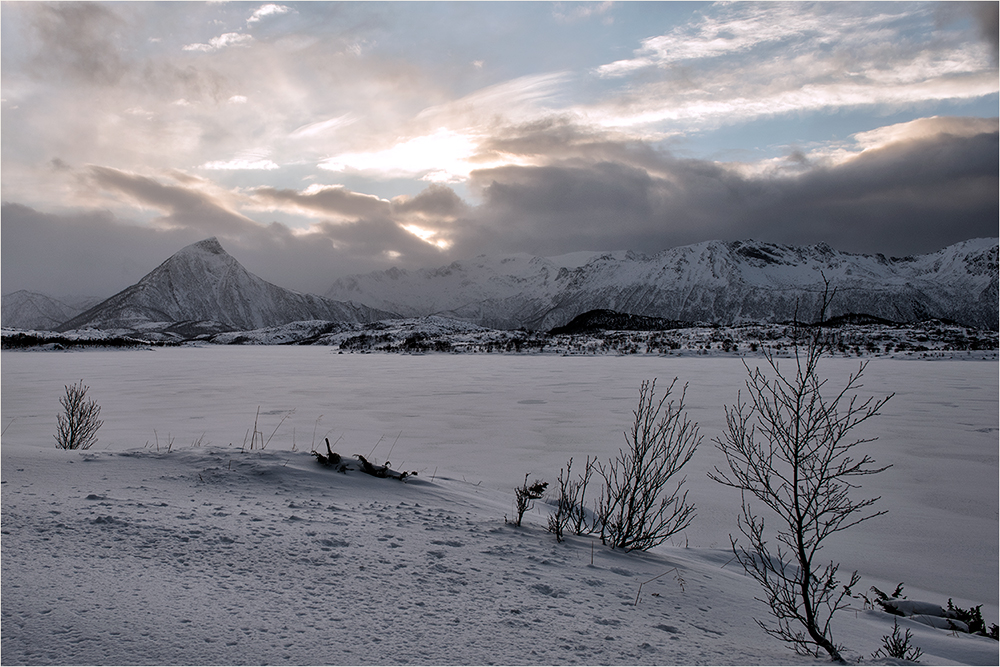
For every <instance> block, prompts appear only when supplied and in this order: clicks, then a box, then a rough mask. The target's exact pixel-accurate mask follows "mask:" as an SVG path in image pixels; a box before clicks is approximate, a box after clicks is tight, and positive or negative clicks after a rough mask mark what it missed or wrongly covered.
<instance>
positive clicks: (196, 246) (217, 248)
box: [177, 236, 228, 255]
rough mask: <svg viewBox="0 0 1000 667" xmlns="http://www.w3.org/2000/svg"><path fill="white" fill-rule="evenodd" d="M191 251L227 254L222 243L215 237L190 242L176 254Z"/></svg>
mask: <svg viewBox="0 0 1000 667" xmlns="http://www.w3.org/2000/svg"><path fill="white" fill-rule="evenodd" d="M193 252H200V253H208V254H210V255H226V254H228V253H227V252H226V251H225V250H224V249H223V248H222V244H221V243H219V239H217V238H216V237H214V236H213V237H211V238H208V239H205V240H204V241H198V242H197V243H192V244H191V245H189V246H185V247H183V248H181V249H180V250H179V251H178V252H177V254H178V255H179V254H182V253H183V254H188V253H193Z"/></svg>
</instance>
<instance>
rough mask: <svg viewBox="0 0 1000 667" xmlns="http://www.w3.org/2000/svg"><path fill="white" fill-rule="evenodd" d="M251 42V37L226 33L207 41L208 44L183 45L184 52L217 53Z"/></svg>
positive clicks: (238, 33)
mask: <svg viewBox="0 0 1000 667" xmlns="http://www.w3.org/2000/svg"><path fill="white" fill-rule="evenodd" d="M252 41H253V35H248V34H246V33H240V32H227V33H223V34H221V35H219V36H218V37H213V38H212V39H210V40H208V44H201V43H195V44H185V45H184V46H183V47H181V48H182V49H183V50H184V51H218V50H219V49H224V48H226V47H229V46H246V45H247V44H249V43H250V42H252Z"/></svg>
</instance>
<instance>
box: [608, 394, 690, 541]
mask: <svg viewBox="0 0 1000 667" xmlns="http://www.w3.org/2000/svg"><path fill="white" fill-rule="evenodd" d="M676 384H677V378H674V380H673V382H671V383H670V386H669V387H667V391H666V392H665V393H664V394H663V397H662V398H660V399H659V400H658V401H657V400H656V380H655V379H654V380H653V381H652V382H649V381H646V382H643V383H642V386H641V388H640V390H639V406H638V407H637V408H636V409H635V410H634V411H633V415H635V421H634V422H633V425H632V430H631V431H630V432H627V433H625V441H626V443H627V445H628V447H627V449H619V450H618V457H617V458H616V459H613V460H611V461H609V462H608V465H607V466H606V467H605V466H603V465H600V464H598V466H597V470H598V472H599V473H600V475H601V477H602V478H603V479H604V490H603V491H602V493H601V498H600V500H599V501H598V509H597V515H598V522H599V524H600V528H601V541H602V542H603V543H604V544H610V545H611V546H612V547H613V548H620V549H625V550H626V551H631V550H633V549H641V550H645V549H650V548H652V547H655V546H656V545H658V544H661V543H662V542H663V541H664V540H666V539H667V538H668V537H670V536H671V535H673V534H674V533H677V532H679V531H681V530H684V529H685V528H686V527H687V526H688V525H690V523H691V521H692V519H693V518H694V511H695V506H694V505H693V504H690V503H688V502H687V491H684V492H683V493H681V488H682V487H683V485H684V482H685V480H684V479H681V480H680V481H679V482H677V484H676V486H674V487H673V490H671V489H670V488H669V486H668V485H672V480H673V478H674V476H675V475H676V474H677V473H678V472H679V471H680V470H681V468H683V467H684V465H685V464H686V463H687V462H688V461H689V460H691V457H692V456H693V455H694V452H695V449H696V448H697V447H698V444H699V443H700V442H701V436H700V435H699V434H698V424H696V423H693V422H691V421H690V420H689V419H688V418H687V413H686V412H685V411H684V397H685V394H686V393H687V385H685V386H684V388H683V390H682V391H681V396H680V399H679V400H678V401H677V402H676V403H675V402H674V401H673V400H669V401H668V399H669V398H670V396H671V393H672V391H673V389H674V385H676Z"/></svg>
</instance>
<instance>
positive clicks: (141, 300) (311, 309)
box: [57, 237, 392, 331]
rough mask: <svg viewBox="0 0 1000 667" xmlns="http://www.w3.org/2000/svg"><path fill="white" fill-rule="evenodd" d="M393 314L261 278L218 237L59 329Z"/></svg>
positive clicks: (238, 325) (251, 323) (226, 325)
mask: <svg viewBox="0 0 1000 667" xmlns="http://www.w3.org/2000/svg"><path fill="white" fill-rule="evenodd" d="M390 316H392V313H386V312H382V311H378V310H375V309H372V308H368V307H366V306H359V305H355V304H352V303H341V302H338V301H332V300H330V299H326V298H323V297H320V296H316V295H313V294H299V293H298V292H293V291H291V290H287V289H284V288H281V287H278V286H276V285H273V284H271V283H269V282H267V281H266V280H263V279H262V278H259V277H257V276H255V275H253V274H252V273H250V272H249V271H247V270H246V269H245V268H243V266H242V265H241V264H240V263H239V262H238V261H236V259H235V258H234V257H233V256H232V255H230V254H228V253H227V252H226V251H225V250H223V248H222V246H221V245H220V244H219V241H218V240H217V239H216V238H214V237H213V238H210V239H206V240H204V241H200V242H198V243H195V244H192V245H189V246H187V247H186V248H182V249H181V250H180V251H178V252H177V253H176V254H174V255H173V256H171V257H170V258H169V259H168V260H167V261H165V262H164V263H163V264H161V265H160V266H158V267H157V268H156V269H154V270H153V271H151V272H150V273H149V274H147V275H146V276H144V277H143V278H142V279H141V280H140V281H139V282H137V283H136V284H135V285H132V286H131V287H128V288H126V289H125V290H122V291H121V292H119V293H118V294H116V295H114V296H113V297H111V298H110V299H107V300H105V301H103V302H101V303H100V304H98V305H97V306H95V307H94V308H91V309H90V310H88V311H86V312H84V313H81V314H80V315H78V316H76V317H74V318H73V319H71V320H69V321H67V322H65V323H63V324H62V325H61V326H59V327H58V328H57V330H58V331H68V330H71V329H79V328H84V327H94V328H99V329H116V328H125V329H135V328H142V327H145V326H149V325H151V324H153V323H176V322H188V321H194V322H205V321H209V322H216V323H218V324H219V325H220V326H219V327H217V328H219V329H238V330H242V329H257V328H260V327H265V326H275V325H279V324H285V323H287V322H293V321H297V320H331V321H337V322H368V321H372V320H377V319H381V318H384V317H390Z"/></svg>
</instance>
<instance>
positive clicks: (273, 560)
mask: <svg viewBox="0 0 1000 667" xmlns="http://www.w3.org/2000/svg"><path fill="white" fill-rule="evenodd" d="M0 361H2V367H0V370H2V417H0V419H2V425H3V429H4V433H3V445H2V450H0V453H2V475H3V480H2V481H3V484H2V494H3V495H2V503H3V506H2V509H3V514H2V537H0V546H2V586H3V597H2V636H3V642H2V656H0V657H2V660H3V662H4V663H5V664H23V663H31V664H114V663H134V664H152V663H157V664H212V663H225V664H245V663H252V664H265V663H266V664H371V663H376V664H395V663H423V664H427V663H441V664H469V663H476V664H486V663H506V664H526V663H531V664H570V663H579V664H750V663H755V664H773V663H779V662H780V663H790V664H802V663H805V664H808V663H811V662H817V661H815V660H808V659H805V658H801V657H798V656H796V655H795V654H793V653H792V652H791V651H788V650H787V649H785V648H784V647H783V646H781V645H780V644H779V643H777V642H776V641H775V640H772V639H770V638H768V637H767V636H766V635H764V634H763V633H762V632H761V631H760V630H759V629H758V628H757V626H756V625H755V623H754V621H753V617H755V616H756V617H761V618H763V617H764V616H765V614H766V612H765V609H764V608H763V606H762V605H761V604H760V603H758V602H756V601H755V600H754V599H753V598H754V596H755V595H757V594H758V592H757V589H756V588H755V585H754V584H753V582H752V581H750V580H749V579H748V578H747V577H745V576H744V575H743V574H742V573H741V571H739V570H738V568H734V566H733V564H731V563H730V564H728V565H726V562H727V561H728V560H729V559H730V557H731V553H730V552H729V550H728V534H729V533H730V532H733V531H734V530H735V526H734V521H735V514H736V511H737V508H738V499H736V498H734V497H733V494H732V493H729V492H727V490H726V489H723V488H720V487H719V486H718V485H715V484H713V483H712V482H710V481H709V480H707V478H706V477H705V473H706V472H707V471H708V470H710V469H711V467H712V466H714V465H717V464H719V463H720V456H719V455H718V453H717V452H716V451H715V449H714V447H713V446H712V444H711V442H710V439H711V438H712V437H715V436H717V435H718V434H719V433H720V431H721V426H722V423H723V414H722V405H723V404H725V403H732V402H733V401H734V400H735V397H736V391H737V390H738V388H739V387H740V385H741V383H742V378H743V374H744V372H745V371H744V370H743V368H742V365H741V363H740V361H739V360H738V359H733V358H688V359H676V358H663V357H598V358H582V357H555V356H552V357H539V356H530V357H529V356H500V355H494V356H481V355H433V354H432V355H424V356H399V355H337V354H336V353H331V351H330V349H329V348H320V347H292V348H289V347H270V348H261V347H205V348H169V349H157V350H135V351H99V350H88V351H75V352H4V353H3V355H2V357H0ZM856 367H857V361H856V360H854V361H848V360H843V359H830V360H829V361H828V362H827V364H826V365H825V367H824V368H825V369H826V371H827V372H828V374H829V375H830V376H831V378H833V381H836V379H837V378H840V377H843V375H844V374H845V373H847V372H849V371H850V370H853V369H855V368H856ZM675 375H678V376H680V378H681V381H682V382H683V381H688V382H690V388H689V390H688V405H689V410H690V413H691V416H692V418H694V419H695V420H697V421H698V422H699V423H700V424H701V428H702V432H703V434H704V435H705V436H706V439H705V441H704V442H703V444H702V446H701V448H700V449H699V452H698V454H697V455H696V456H695V458H694V459H693V460H692V461H691V463H690V464H689V465H690V468H689V469H688V470H687V475H688V480H689V482H688V483H689V487H690V489H691V491H690V498H691V499H693V500H694V501H695V502H696V504H698V506H699V514H698V517H697V518H696V519H695V523H694V524H693V525H692V527H691V528H690V529H689V530H688V531H686V532H685V533H684V534H683V535H679V536H677V537H675V539H674V540H672V542H671V543H667V544H664V545H662V546H660V547H658V548H656V549H654V550H653V551H652V552H650V553H646V554H642V553H631V554H623V553H620V552H612V551H609V550H607V549H605V548H603V547H601V545H600V543H599V541H598V542H597V544H596V545H595V544H594V542H593V540H591V539H590V538H572V539H570V540H569V541H568V542H567V543H565V544H557V543H556V542H555V539H554V538H553V537H552V536H551V535H549V534H547V533H546V532H545V530H544V524H545V518H546V514H547V508H546V505H545V504H544V503H542V502H540V503H539V504H538V505H537V506H536V509H535V511H534V512H533V513H531V514H530V515H529V516H528V517H527V519H526V525H525V526H523V527H521V528H514V527H513V526H510V525H506V524H505V523H504V516H505V515H507V516H508V517H510V516H512V515H513V510H512V498H513V494H512V491H511V490H512V488H513V487H514V486H515V485H517V484H518V483H519V482H520V481H521V480H523V478H524V474H525V473H528V472H530V473H531V474H532V477H533V478H534V477H540V478H543V479H547V480H549V481H550V482H554V480H555V477H556V475H557V474H558V471H559V468H560V466H563V465H565V462H566V460H567V459H568V457H570V456H573V457H575V460H576V461H582V460H583V458H585V457H586V456H587V455H588V454H589V455H592V456H593V455H598V456H601V457H602V458H606V457H608V456H610V455H611V454H613V453H614V452H615V451H616V450H617V448H618V446H619V445H620V443H621V432H622V430H624V429H625V428H626V427H627V425H628V419H629V417H630V414H629V413H630V411H631V410H632V409H633V408H634V403H635V398H636V395H637V391H638V386H639V383H640V382H641V380H642V379H647V378H652V377H659V378H660V382H661V384H665V383H666V382H667V381H669V379H670V378H672V377H673V376H675ZM81 378H83V379H84V381H85V382H86V383H87V384H89V385H90V386H91V390H90V396H92V397H93V398H94V399H95V400H97V402H98V403H100V404H101V406H102V408H103V411H102V414H101V416H102V418H103V419H104V420H105V425H104V427H103V428H102V429H101V431H100V433H99V436H100V438H101V440H100V442H99V443H98V445H97V446H96V447H95V448H94V449H92V450H90V451H88V452H65V451H58V450H56V449H55V448H54V446H53V442H54V441H53V439H52V434H53V433H54V432H55V415H56V414H57V413H58V411H59V405H58V399H59V396H60V395H61V393H62V387H63V385H64V384H69V383H72V382H74V381H76V380H79V379H81ZM863 391H864V392H871V393H872V394H875V395H882V394H887V393H891V392H893V391H895V392H896V396H895V398H893V399H892V400H891V401H890V402H889V404H888V405H887V407H886V410H885V413H884V415H883V416H882V417H880V418H878V419H877V420H876V421H875V422H873V423H872V428H871V429H870V430H869V431H868V432H866V433H865V434H864V435H878V436H879V440H878V441H877V442H876V443H873V444H872V445H871V453H872V454H873V455H874V456H875V458H876V459H877V460H878V461H879V462H884V463H893V464H894V467H893V468H891V469H890V470H889V471H887V472H886V473H883V474H882V475H880V476H878V477H876V478H870V479H868V480H866V485H865V488H864V489H862V492H863V493H866V494H870V495H881V496H882V500H881V501H880V507H883V508H885V509H887V510H889V514H888V515H887V516H886V517H882V518H879V519H876V520H873V521H871V522H868V523H867V524H863V525H862V526H859V527H857V528H856V529H855V530H852V531H851V533H846V534H844V539H843V540H841V542H839V543H836V544H833V545H831V548H830V549H829V550H828V551H827V552H826V554H827V555H828V556H829V557H830V558H835V559H837V560H839V561H840V562H841V563H842V567H843V568H844V569H847V570H852V569H858V570H859V571H860V573H861V575H862V582H861V586H862V588H863V589H867V587H868V586H871V585H876V586H879V587H880V588H883V589H885V588H886V587H888V588H889V589H890V590H891V588H892V587H894V586H895V584H896V583H899V582H900V581H902V582H905V588H904V593H905V594H908V595H909V597H910V599H920V600H927V601H931V602H936V603H938V604H942V605H943V604H945V603H946V602H947V599H948V598H949V597H951V598H953V599H954V601H955V603H956V604H958V605H960V606H963V607H969V606H971V605H974V604H981V603H982V604H983V605H984V606H983V614H984V616H985V617H986V619H987V622H989V623H993V622H996V621H997V620H998V618H997V593H998V582H997V573H998V555H997V554H998V530H997V529H998V512H997V510H998V504H1000V502H998V487H997V477H998V452H997V433H998V431H997V426H998V423H997V422H998V413H997V406H998V397H997V364H996V363H994V362H989V361H963V362H959V361H902V360H887V359H876V360H873V361H872V362H871V365H870V366H869V370H868V373H867V380H866V382H865V387H864V390H863ZM258 406H259V410H260V414H259V416H257V410H258ZM255 418H256V419H258V429H259V430H260V431H261V432H263V433H264V435H265V437H270V436H271V434H272V432H273V433H274V435H273V437H271V440H270V442H269V443H268V446H267V449H265V450H263V451H260V450H259V449H256V450H254V451H245V448H243V447H241V445H242V444H243V442H244V440H245V439H246V436H245V434H246V432H247V431H248V430H250V429H251V428H252V427H253V422H254V419H255ZM282 419H284V421H282ZM324 436H328V437H329V438H330V440H331V442H336V443H337V444H336V446H335V449H336V450H338V451H340V452H341V453H344V454H346V455H351V454H355V453H360V454H363V455H365V456H369V457H370V458H374V459H376V460H378V461H379V462H382V461H385V459H386V458H391V460H392V463H393V467H394V468H396V469H398V470H417V471H419V475H418V476H417V477H416V478H411V479H409V480H407V481H406V482H405V483H404V482H399V481H396V480H387V479H375V478H372V477H368V476H365V475H361V474H359V473H357V472H354V473H352V474H348V475H341V474H338V473H336V472H333V471H331V470H329V469H323V468H320V467H319V466H317V465H316V464H315V463H314V461H313V459H312V457H311V456H310V455H309V454H308V450H309V449H310V447H311V445H312V443H313V442H316V443H317V444H319V443H320V442H321V441H322V438H323V437H324ZM168 449H169V450H170V451H169V452H168V451H167V450H168ZM241 449H242V450H244V451H241ZM592 557H593V563H592V562H591V558H592ZM724 565H725V566H724ZM674 568H676V570H674ZM658 575H664V576H661V577H660V578H659V579H656V580H655V581H653V582H650V583H647V584H646V585H644V586H643V588H642V596H641V598H640V600H639V602H638V604H635V601H636V594H637V592H638V589H639V584H640V583H641V582H643V581H647V580H649V579H652V578H653V577H656V576H658ZM855 606H856V608H857V612H856V613H855V612H845V613H843V615H842V616H841V618H840V621H839V623H838V624H837V627H836V638H837V640H838V641H839V642H842V643H844V644H845V645H847V646H848V647H849V649H850V651H849V654H850V655H851V656H853V657H864V658H865V659H866V661H868V662H871V660H870V655H871V653H872V652H873V651H874V650H875V649H877V648H878V647H879V646H880V645H881V641H880V640H881V637H882V636H883V635H885V634H888V633H889V632H890V631H891V628H892V617H890V616H887V615H885V614H883V613H881V612H875V611H870V610H864V609H862V604H861V602H860V601H858V603H857V604H856V605H855ZM903 624H906V627H909V628H911V629H912V630H913V632H914V636H915V641H914V643H915V644H916V645H918V646H920V647H921V648H923V650H924V657H923V658H922V662H923V663H925V664H951V663H960V664H962V663H964V664H996V663H997V661H998V658H1000V652H998V645H997V643H996V642H993V641H992V640H988V639H984V638H978V637H972V636H968V635H961V636H958V635H954V634H951V633H949V632H947V631H944V630H936V629H933V628H929V627H926V626H920V625H919V624H916V623H913V622H911V621H901V625H903ZM819 662H822V661H819ZM882 663H883V664H885V661H882Z"/></svg>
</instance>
